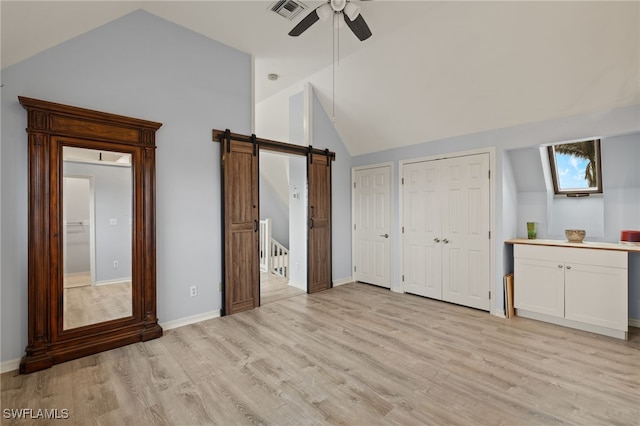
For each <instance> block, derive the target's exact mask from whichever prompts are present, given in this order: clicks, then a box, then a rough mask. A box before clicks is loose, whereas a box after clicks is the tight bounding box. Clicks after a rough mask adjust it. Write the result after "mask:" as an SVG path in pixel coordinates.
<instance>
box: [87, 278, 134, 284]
mask: <svg viewBox="0 0 640 426" xmlns="http://www.w3.org/2000/svg"><path fill="white" fill-rule="evenodd" d="M126 281H131V277H128V278H127V277H124V278H116V279H113V280H103V281H96V283H95V284H94V285H95V286H100V285H109V284H121V283H124V282H126Z"/></svg>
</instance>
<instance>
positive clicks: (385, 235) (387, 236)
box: [380, 234, 389, 238]
mask: <svg viewBox="0 0 640 426" xmlns="http://www.w3.org/2000/svg"><path fill="white" fill-rule="evenodd" d="M380 236H381V237H385V238H389V234H384V235H380Z"/></svg>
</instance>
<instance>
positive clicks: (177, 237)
mask: <svg viewBox="0 0 640 426" xmlns="http://www.w3.org/2000/svg"><path fill="white" fill-rule="evenodd" d="M251 78H252V76H251V57H250V56H249V55H248V54H245V53H243V52H240V51H237V50H235V49H232V48H229V47H228V46H225V45H222V44H221V43H218V42H216V41H213V40H211V39H208V38H206V37H204V36H201V35H199V34H196V33H194V32H191V31H189V30H186V29H184V28H183V27H180V26H178V25H175V24H172V23H170V22H168V21H165V20H163V19H161V18H158V17H156V16H153V15H151V14H149V13H146V12H144V11H142V10H138V11H136V12H133V13H131V14H129V15H126V16H124V17H122V18H120V19H117V20H115V21H113V22H111V23H109V24H106V25H104V26H102V27H99V28H97V29H95V30H93V31H90V32H88V33H86V34H84V35H81V36H79V37H77V38H74V39H72V40H69V41H68V42H65V43H62V44H60V45H58V46H56V47H53V48H51V49H49V50H47V51H45V52H42V53H40V54H38V55H35V56H33V57H31V58H29V59H27V60H25V61H23V62H20V63H18V64H16V65H13V66H11V67H8V68H5V69H3V70H2V83H3V84H4V87H3V88H2V123H3V126H2V130H1V136H2V145H1V146H0V152H1V157H0V158H1V159H2V168H1V171H0V173H1V180H0V181H1V182H2V208H1V210H2V214H1V218H2V223H1V232H2V243H1V253H2V260H1V261H2V271H1V279H2V280H1V283H0V294H1V297H0V298H1V304H2V305H1V313H0V319H1V321H2V324H1V325H0V329H1V333H2V348H1V352H0V359H1V360H2V361H7V360H13V359H16V358H19V357H20V356H22V355H23V354H24V348H25V346H26V344H27V168H28V165H27V141H26V139H27V137H26V133H25V130H24V129H25V127H26V112H25V110H24V109H23V108H22V107H21V106H20V105H19V103H18V100H17V96H18V95H22V96H28V97H33V98H38V99H43V100H48V101H53V102H58V103H63V104H69V105H75V106H80V107H84V108H89V109H95V110H99V111H105V112H112V113H116V114H120V115H127V116H132V117H137V118H142V119H147V120H152V121H159V122H162V123H164V125H163V126H162V127H161V128H160V130H159V131H158V133H157V145H158V150H157V188H156V193H157V226H156V234H157V265H158V266H157V277H158V281H157V283H158V286H157V290H158V291H157V293H158V317H159V319H160V321H161V322H166V321H170V320H177V319H180V318H185V317H188V316H192V315H199V314H206V313H216V312H219V309H220V306H221V304H220V303H221V300H220V296H221V295H220V292H219V291H218V283H219V281H220V280H221V267H220V262H221V240H220V229H221V221H220V167H219V164H220V161H219V155H220V154H219V145H218V144H217V143H214V142H212V141H211V129H213V128H216V129H225V128H229V129H231V130H232V131H233V132H237V133H244V134H249V133H250V130H251V102H252V100H251ZM191 285H197V286H198V296H197V297H194V298H191V297H189V286H191Z"/></svg>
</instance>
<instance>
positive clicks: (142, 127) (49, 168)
mask: <svg viewBox="0 0 640 426" xmlns="http://www.w3.org/2000/svg"><path fill="white" fill-rule="evenodd" d="M19 100H20V103H21V104H22V105H23V107H24V108H25V109H26V110H27V112H28V114H27V133H28V152H29V256H28V258H29V259H28V267H29V283H28V285H29V344H28V346H27V348H26V355H25V357H24V358H23V359H22V362H21V364H20V372H21V373H29V372H32V371H37V370H41V369H43V368H48V367H50V366H51V365H53V364H56V363H59V362H63V361H67V360H70V359H74V358H78V357H81V356H85V355H89V354H93V353H96V352H100V351H103V350H107V349H111V348H114V347H118V346H122V345H125V344H129V343H133V342H137V341H144V340H150V339H153V338H156V337H159V336H161V335H162V328H161V327H160V326H159V325H158V319H157V317H156V288H155V285H156V275H155V274H156V272H155V266H156V265H155V262H156V260H155V201H154V194H155V149H156V146H155V132H156V130H157V129H158V128H160V126H161V124H160V123H155V122H150V121H145V120H139V119H135V118H130V117H123V116H118V115H114V114H108V113H102V112H97V111H91V110H86V109H82V108H77V107H71V106H66V105H60V104H55V103H51V102H45V101H40V100H36V99H30V98H24V97H20V98H19Z"/></svg>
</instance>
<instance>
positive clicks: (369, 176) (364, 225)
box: [353, 166, 391, 288]
mask: <svg viewBox="0 0 640 426" xmlns="http://www.w3.org/2000/svg"><path fill="white" fill-rule="evenodd" d="M354 179H355V180H354V206H353V208H354V224H353V225H354V265H353V266H354V272H353V275H354V276H353V278H354V280H356V281H361V282H365V283H369V284H375V285H378V286H381V287H386V288H391V166H381V167H375V168H366V169H357V170H355V172H354Z"/></svg>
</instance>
